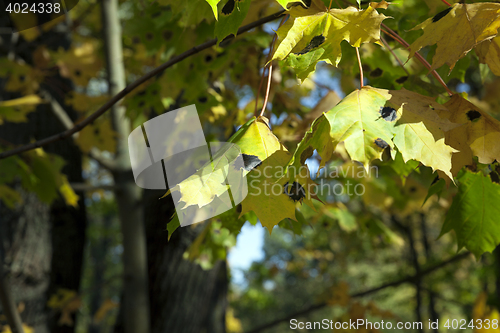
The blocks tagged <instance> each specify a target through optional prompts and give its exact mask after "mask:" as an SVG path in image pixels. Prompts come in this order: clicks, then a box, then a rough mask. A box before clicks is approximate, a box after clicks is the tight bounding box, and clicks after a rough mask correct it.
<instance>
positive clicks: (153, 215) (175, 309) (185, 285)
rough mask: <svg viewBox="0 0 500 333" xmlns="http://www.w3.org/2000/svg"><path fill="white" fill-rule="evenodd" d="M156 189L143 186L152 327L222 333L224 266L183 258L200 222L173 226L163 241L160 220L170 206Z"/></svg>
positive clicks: (159, 332)
mask: <svg viewBox="0 0 500 333" xmlns="http://www.w3.org/2000/svg"><path fill="white" fill-rule="evenodd" d="M163 194H164V193H163V192H162V191H152V190H148V191H145V195H144V214H145V221H146V232H147V244H148V263H149V285H150V289H149V294H150V299H151V332H152V333H166V332H176V333H184V332H185V333H192V332H200V333H202V332H206V333H224V332H225V310H226V303H227V301H226V297H227V289H228V280H227V267H226V262H225V261H219V262H217V264H216V265H215V266H214V268H213V269H211V270H206V271H205V270H203V269H202V268H201V267H200V266H199V265H198V264H195V263H192V262H190V261H188V260H185V259H183V254H184V252H185V251H186V249H187V248H188V246H189V245H191V243H192V241H193V240H194V239H195V238H196V236H197V233H198V232H199V229H200V228H196V227H194V228H193V227H191V226H190V227H184V228H178V229H177V230H176V231H175V232H174V234H173V235H172V238H170V241H168V240H167V239H168V236H167V231H166V223H167V221H168V220H169V218H170V217H171V216H172V214H173V212H174V206H173V203H172V201H171V200H170V199H168V198H166V199H161V200H159V198H160V197H161V196H162V195H163Z"/></svg>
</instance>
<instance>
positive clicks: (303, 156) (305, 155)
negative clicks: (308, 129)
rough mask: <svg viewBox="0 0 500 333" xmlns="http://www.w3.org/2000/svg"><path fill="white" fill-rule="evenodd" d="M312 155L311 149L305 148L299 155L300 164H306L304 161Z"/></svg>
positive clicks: (312, 150)
mask: <svg viewBox="0 0 500 333" xmlns="http://www.w3.org/2000/svg"><path fill="white" fill-rule="evenodd" d="M313 153H314V149H313V147H311V146H309V147H307V148H306V149H305V150H304V151H303V152H302V154H300V163H301V164H304V163H305V162H306V160H307V159H308V158H309V157H311V156H312V155H313Z"/></svg>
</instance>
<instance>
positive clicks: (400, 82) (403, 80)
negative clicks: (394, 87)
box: [396, 76, 408, 84]
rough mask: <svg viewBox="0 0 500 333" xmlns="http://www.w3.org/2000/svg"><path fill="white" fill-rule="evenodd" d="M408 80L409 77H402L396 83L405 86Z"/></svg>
mask: <svg viewBox="0 0 500 333" xmlns="http://www.w3.org/2000/svg"><path fill="white" fill-rule="evenodd" d="M406 80H408V76H401V77H400V78H399V79H396V83H399V84H403V83H405V82H406Z"/></svg>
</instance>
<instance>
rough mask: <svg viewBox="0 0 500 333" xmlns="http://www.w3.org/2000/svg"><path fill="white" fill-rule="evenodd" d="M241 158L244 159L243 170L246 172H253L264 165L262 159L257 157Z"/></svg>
mask: <svg viewBox="0 0 500 333" xmlns="http://www.w3.org/2000/svg"><path fill="white" fill-rule="evenodd" d="M241 156H242V157H243V165H244V166H243V169H245V170H246V171H251V170H252V169H253V168H256V167H258V166H259V165H261V164H262V161H261V160H260V158H259V157H257V156H255V155H249V154H241Z"/></svg>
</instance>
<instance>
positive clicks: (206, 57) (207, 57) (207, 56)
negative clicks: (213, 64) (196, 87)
mask: <svg viewBox="0 0 500 333" xmlns="http://www.w3.org/2000/svg"><path fill="white" fill-rule="evenodd" d="M213 58H214V57H212V56H211V55H210V54H208V55H206V56H205V62H210V61H212V60H213Z"/></svg>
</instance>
